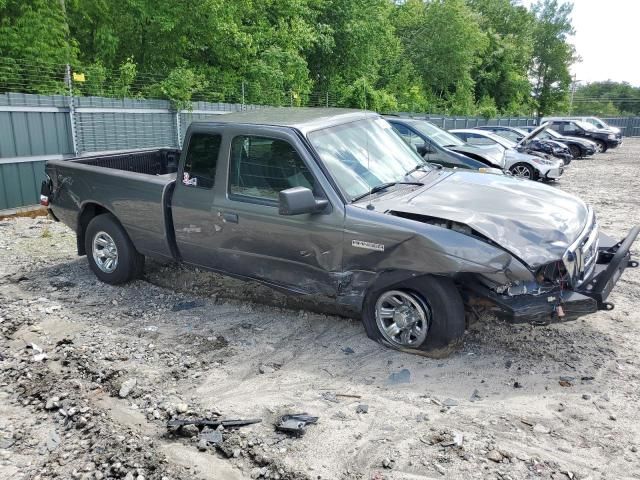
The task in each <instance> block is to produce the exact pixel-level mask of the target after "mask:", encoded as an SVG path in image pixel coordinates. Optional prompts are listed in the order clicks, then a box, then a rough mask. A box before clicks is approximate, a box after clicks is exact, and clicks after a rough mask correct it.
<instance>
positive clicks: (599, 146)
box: [594, 140, 607, 153]
mask: <svg viewBox="0 0 640 480" xmlns="http://www.w3.org/2000/svg"><path fill="white" fill-rule="evenodd" d="M594 141H595V142H596V151H597V152H598V153H604V152H606V151H607V144H606V143H604V142H603V141H602V140H594Z"/></svg>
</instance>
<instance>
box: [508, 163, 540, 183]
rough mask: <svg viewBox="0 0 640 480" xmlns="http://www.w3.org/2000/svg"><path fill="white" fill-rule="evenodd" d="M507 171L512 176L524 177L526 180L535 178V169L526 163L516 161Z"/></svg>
mask: <svg viewBox="0 0 640 480" xmlns="http://www.w3.org/2000/svg"><path fill="white" fill-rule="evenodd" d="M509 171H510V172H511V174H512V175H513V176H514V177H520V178H526V179H527V180H536V179H537V175H536V171H535V170H534V169H533V167H532V166H531V165H527V164H526V163H516V164H515V165H513V166H512V167H511V168H510V169H509Z"/></svg>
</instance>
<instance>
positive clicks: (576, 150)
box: [569, 145, 584, 158]
mask: <svg viewBox="0 0 640 480" xmlns="http://www.w3.org/2000/svg"><path fill="white" fill-rule="evenodd" d="M569 151H570V152H571V155H572V156H573V158H580V157H583V156H584V155H583V153H582V149H581V148H580V147H579V146H577V145H569Z"/></svg>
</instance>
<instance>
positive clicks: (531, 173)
mask: <svg viewBox="0 0 640 480" xmlns="http://www.w3.org/2000/svg"><path fill="white" fill-rule="evenodd" d="M449 132H450V133H452V134H453V135H455V136H456V137H458V138H460V139H461V140H463V141H465V142H467V143H469V144H470V145H473V146H475V147H483V146H488V147H492V146H494V145H500V146H501V147H503V148H504V149H505V152H506V154H505V159H506V162H505V169H506V170H508V171H509V172H511V173H512V174H513V175H515V176H516V177H522V178H526V179H528V180H545V181H549V180H557V179H558V178H560V176H562V174H563V173H564V162H563V161H562V160H560V159H555V158H544V157H543V156H539V155H533V154H531V153H523V152H520V151H518V144H517V143H515V142H512V141H511V140H509V139H507V138H504V137H501V136H499V135H495V134H493V133H491V132H487V131H485V130H474V129H455V130H449Z"/></svg>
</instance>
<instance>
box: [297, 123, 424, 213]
mask: <svg viewBox="0 0 640 480" xmlns="http://www.w3.org/2000/svg"><path fill="white" fill-rule="evenodd" d="M308 138H309V141H310V142H311V144H312V145H313V148H314V149H315V150H316V152H317V153H318V155H319V156H320V159H321V160H322V162H323V163H324V165H325V166H326V167H327V169H328V170H329V172H330V173H331V175H332V176H333V178H334V179H335V181H336V182H337V183H338V186H339V187H340V189H341V190H342V191H343V192H344V194H345V195H346V196H347V197H348V199H349V201H353V200H354V199H356V198H358V197H361V196H362V195H365V194H366V193H367V192H369V191H370V190H371V189H372V188H376V187H378V186H380V185H385V184H392V183H395V182H402V181H415V180H416V177H412V176H411V173H410V172H416V168H419V169H420V170H423V171H424V170H431V167H429V166H428V163H427V162H426V161H425V160H424V159H423V158H422V157H421V156H420V155H418V153H417V152H416V151H415V150H413V148H411V147H410V146H409V145H408V144H407V143H406V142H405V141H404V140H403V139H402V138H401V137H400V136H399V135H398V134H397V133H395V132H394V131H393V129H392V128H391V125H389V123H387V121H386V120H384V119H382V118H372V119H365V120H358V121H356V122H352V123H347V124H342V125H336V126H334V127H329V128H324V129H321V130H317V131H315V132H311V133H310V134H309V136H308ZM423 175H424V173H422V174H420V176H423Z"/></svg>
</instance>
